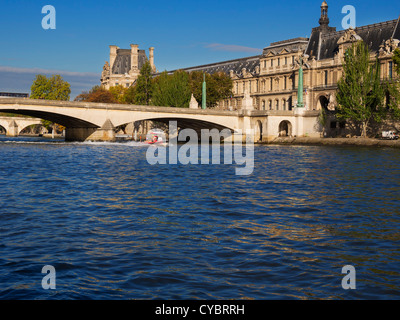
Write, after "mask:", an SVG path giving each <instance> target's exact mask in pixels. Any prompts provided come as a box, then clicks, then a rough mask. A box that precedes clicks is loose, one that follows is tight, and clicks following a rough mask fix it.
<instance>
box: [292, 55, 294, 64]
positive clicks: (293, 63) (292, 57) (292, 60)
mask: <svg viewBox="0 0 400 320" xmlns="http://www.w3.org/2000/svg"><path fill="white" fill-rule="evenodd" d="M292 64H294V56H292Z"/></svg>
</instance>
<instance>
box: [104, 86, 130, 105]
mask: <svg viewBox="0 0 400 320" xmlns="http://www.w3.org/2000/svg"><path fill="white" fill-rule="evenodd" d="M127 90H128V89H127V88H125V87H123V86H121V85H120V84H119V85H117V86H114V87H111V88H110V90H109V91H110V93H111V94H112V95H113V97H114V99H115V101H117V102H118V103H125V94H126V92H127Z"/></svg>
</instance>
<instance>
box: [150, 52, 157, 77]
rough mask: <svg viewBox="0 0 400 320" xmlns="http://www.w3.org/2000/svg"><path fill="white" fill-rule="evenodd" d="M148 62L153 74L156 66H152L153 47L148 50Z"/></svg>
mask: <svg viewBox="0 0 400 320" xmlns="http://www.w3.org/2000/svg"><path fill="white" fill-rule="evenodd" d="M149 60H150V66H151V70H152V71H153V72H154V73H155V72H156V66H155V65H154V47H151V48H149Z"/></svg>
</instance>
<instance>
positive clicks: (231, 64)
mask: <svg viewBox="0 0 400 320" xmlns="http://www.w3.org/2000/svg"><path fill="white" fill-rule="evenodd" d="M259 66H260V56H253V57H248V58H241V59H236V60H229V61H223V62H217V63H212V64H206V65H201V66H196V67H190V68H185V69H180V70H183V71H186V72H193V71H202V72H206V73H209V74H213V73H216V72H224V73H226V74H230V72H231V71H233V73H234V74H236V75H237V76H238V77H243V74H242V71H243V68H245V69H246V72H248V73H252V74H254V73H255V72H256V68H257V67H259ZM174 71H176V70H173V71H169V72H168V73H173V72H174Z"/></svg>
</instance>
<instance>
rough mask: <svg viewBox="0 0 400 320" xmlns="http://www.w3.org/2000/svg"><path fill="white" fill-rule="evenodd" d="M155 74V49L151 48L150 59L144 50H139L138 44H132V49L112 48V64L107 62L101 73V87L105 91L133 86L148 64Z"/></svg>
mask: <svg viewBox="0 0 400 320" xmlns="http://www.w3.org/2000/svg"><path fill="white" fill-rule="evenodd" d="M147 61H149V62H150V65H151V68H152V70H153V72H154V73H155V72H156V71H157V70H156V67H155V65H154V48H153V47H151V48H149V58H147V56H146V53H145V51H144V50H139V46H138V45H137V44H131V49H120V48H119V47H117V46H110V62H108V61H106V63H105V64H104V67H103V71H102V73H101V79H100V81H101V85H102V86H103V87H104V88H105V89H109V88H110V87H113V86H116V85H122V86H123V87H126V88H127V87H130V86H132V85H133V84H134V83H135V81H136V79H137V78H138V76H139V74H140V69H141V68H142V66H143V65H144V64H145V63H146V62H147Z"/></svg>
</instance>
